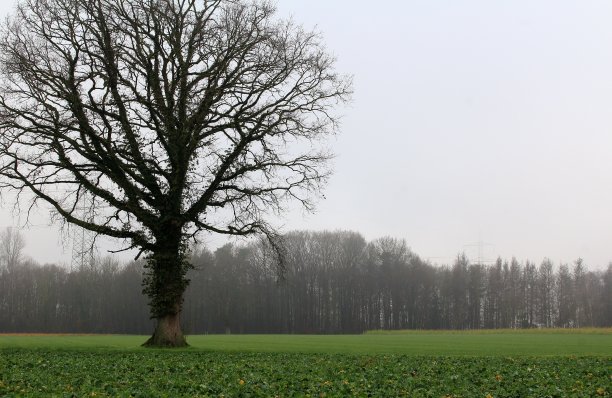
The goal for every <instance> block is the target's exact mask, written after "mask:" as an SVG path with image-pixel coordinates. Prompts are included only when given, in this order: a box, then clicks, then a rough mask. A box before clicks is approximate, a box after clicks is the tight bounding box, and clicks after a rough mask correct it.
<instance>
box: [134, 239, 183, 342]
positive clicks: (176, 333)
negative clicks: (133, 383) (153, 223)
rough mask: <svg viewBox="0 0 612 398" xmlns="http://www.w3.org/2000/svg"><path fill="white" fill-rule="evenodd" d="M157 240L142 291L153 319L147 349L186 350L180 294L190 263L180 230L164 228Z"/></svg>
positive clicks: (181, 294)
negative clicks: (147, 300) (179, 348)
mask: <svg viewBox="0 0 612 398" xmlns="http://www.w3.org/2000/svg"><path fill="white" fill-rule="evenodd" d="M165 230H166V233H160V237H159V238H158V239H157V242H158V249H157V250H154V251H153V253H152V254H151V255H150V256H149V258H148V259H147V264H146V265H145V268H146V269H147V271H146V272H145V278H144V280H143V286H144V290H143V292H144V293H145V294H147V295H148V296H149V298H150V302H149V306H150V309H151V317H152V318H154V319H155V320H156V325H155V331H154V332H153V336H151V338H150V339H149V340H147V342H146V343H145V344H144V346H146V347H185V346H187V342H186V341H185V337H184V335H183V332H182V330H181V323H180V314H181V309H182V305H183V294H184V292H185V289H186V288H187V285H188V284H189V280H188V279H187V278H186V274H187V271H188V269H189V268H190V264H189V262H188V261H187V259H186V255H185V250H184V247H183V245H182V243H181V239H180V237H181V230H180V228H177V229H174V230H173V229H172V228H170V227H167V228H166V229H165Z"/></svg>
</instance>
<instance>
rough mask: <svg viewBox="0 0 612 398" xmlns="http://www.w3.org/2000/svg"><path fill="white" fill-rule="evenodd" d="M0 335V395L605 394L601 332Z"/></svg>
mask: <svg viewBox="0 0 612 398" xmlns="http://www.w3.org/2000/svg"><path fill="white" fill-rule="evenodd" d="M145 340H146V336H115V335H39V336H32V335H0V397H22V396H23V397H85V396H87V397H102V396H109V397H110V396H122V397H274V396H278V397H306V396H310V397H344V396H360V397H361V396H371V397H394V396H409V397H437V398H440V397H447V398H449V397H453V398H462V397H482V398H487V397H489V398H491V397H493V398H501V397H610V394H611V393H612V391H611V388H610V385H612V333H611V331H610V330H609V329H608V330H590V331H575V333H568V332H565V331H563V332H561V331H557V330H549V331H541V330H538V331H532V332H531V333H529V332H526V331H519V332H517V331H509V330H505V331H482V332H461V333H457V332H414V331H409V332H406V331H403V332H392V333H387V332H384V333H383V332H371V333H367V334H364V335H336V336H317V335H307V336H306V335H207V336H190V337H189V339H188V341H189V342H190V344H191V347H189V348H186V349H180V350H163V349H146V348H142V347H140V344H142V343H143V342H144V341H145Z"/></svg>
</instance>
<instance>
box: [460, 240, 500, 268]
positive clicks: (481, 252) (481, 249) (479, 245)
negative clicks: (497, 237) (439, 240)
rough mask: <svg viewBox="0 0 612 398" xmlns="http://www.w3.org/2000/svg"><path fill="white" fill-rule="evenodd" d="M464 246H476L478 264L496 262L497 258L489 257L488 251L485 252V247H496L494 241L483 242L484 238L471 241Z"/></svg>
mask: <svg viewBox="0 0 612 398" xmlns="http://www.w3.org/2000/svg"><path fill="white" fill-rule="evenodd" d="M463 247H464V249H465V248H475V249H476V264H478V265H485V264H491V263H494V262H495V260H493V259H491V258H487V257H486V253H485V248H487V247H495V245H493V244H492V243H486V242H483V241H482V239H480V240H479V241H478V242H475V243H470V244H467V245H464V246H463ZM468 257H471V256H468Z"/></svg>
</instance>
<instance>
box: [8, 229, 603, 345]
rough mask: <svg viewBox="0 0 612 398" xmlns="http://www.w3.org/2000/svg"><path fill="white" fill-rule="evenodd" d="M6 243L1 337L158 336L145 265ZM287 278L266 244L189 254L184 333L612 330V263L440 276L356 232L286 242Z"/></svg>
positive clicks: (296, 235)
mask: <svg viewBox="0 0 612 398" xmlns="http://www.w3.org/2000/svg"><path fill="white" fill-rule="evenodd" d="M16 236H18V235H16V233H15V232H14V231H13V232H10V231H9V230H7V231H5V232H4V233H3V234H2V235H0V253H1V254H0V332H81V333H140V334H144V333H150V332H151V330H152V329H153V327H154V324H153V322H152V321H151V320H149V319H148V316H147V315H146V314H147V311H146V307H147V299H146V297H145V296H143V295H142V294H141V291H142V288H141V285H142V275H143V264H144V263H143V262H138V261H135V262H130V263H128V264H124V265H121V264H119V263H118V262H117V261H116V260H113V259H112V258H111V257H107V258H104V259H101V260H97V261H95V262H94V263H93V264H90V265H88V266H85V267H81V268H80V269H73V270H68V269H66V268H63V267H59V266H57V265H49V264H47V265H42V266H41V265H38V264H36V263H34V262H33V261H31V260H24V258H23V253H22V249H23V239H19V238H17V237H16ZM283 248H284V250H283V251H284V255H283V257H284V262H283V263H282V267H281V269H279V264H278V261H277V257H276V256H275V253H274V250H272V249H271V248H270V247H269V243H268V242H267V241H260V242H251V243H249V244H242V245H238V244H227V245H225V246H223V247H221V248H219V249H217V250H215V251H214V252H213V251H210V250H207V249H205V248H197V249H194V250H192V252H191V257H192V258H191V260H192V264H193V265H194V268H193V269H192V270H190V271H189V273H188V275H187V277H188V279H190V280H191V283H190V286H189V288H188V290H187V292H186V296H185V303H184V307H183V314H182V321H183V327H184V330H185V331H186V332H187V333H191V334H200V333H360V332H363V331H365V330H373V329H387V330H393V329H481V328H487V329H495V328H533V327H564V328H568V327H590V326H595V327H609V326H612V264H610V265H608V267H607V269H606V270H605V271H589V270H588V269H587V268H586V266H585V264H584V263H583V261H582V260H580V259H578V260H576V261H575V262H574V263H573V264H560V265H559V266H554V265H553V263H552V262H551V261H549V260H544V261H542V262H541V263H540V264H535V263H533V262H529V261H526V262H519V261H517V260H516V259H514V258H513V259H511V260H509V261H504V260H502V259H498V260H497V261H496V262H495V263H494V264H492V265H483V264H476V263H471V262H470V261H469V260H468V258H467V257H466V256H465V255H464V254H460V255H458V256H457V258H456V259H455V261H454V262H453V263H452V264H450V265H441V266H439V265H433V264H431V263H429V262H427V261H424V260H423V259H421V258H420V257H419V256H418V255H416V254H415V253H413V252H412V251H411V250H410V249H409V247H408V246H407V244H406V242H405V241H403V240H399V239H394V238H389V237H387V238H381V239H377V240H374V241H371V242H368V241H366V239H364V237H363V236H362V235H360V234H358V233H355V232H345V231H337V232H309V231H296V232H292V233H289V234H286V235H284V236H283Z"/></svg>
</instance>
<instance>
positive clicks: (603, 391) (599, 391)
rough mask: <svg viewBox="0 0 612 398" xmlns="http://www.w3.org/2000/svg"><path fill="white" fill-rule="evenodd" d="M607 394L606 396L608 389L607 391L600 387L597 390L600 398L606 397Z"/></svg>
mask: <svg viewBox="0 0 612 398" xmlns="http://www.w3.org/2000/svg"><path fill="white" fill-rule="evenodd" d="M605 394H606V389H605V388H603V387H599V388H598V389H597V395H599V396H604V395H605Z"/></svg>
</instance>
